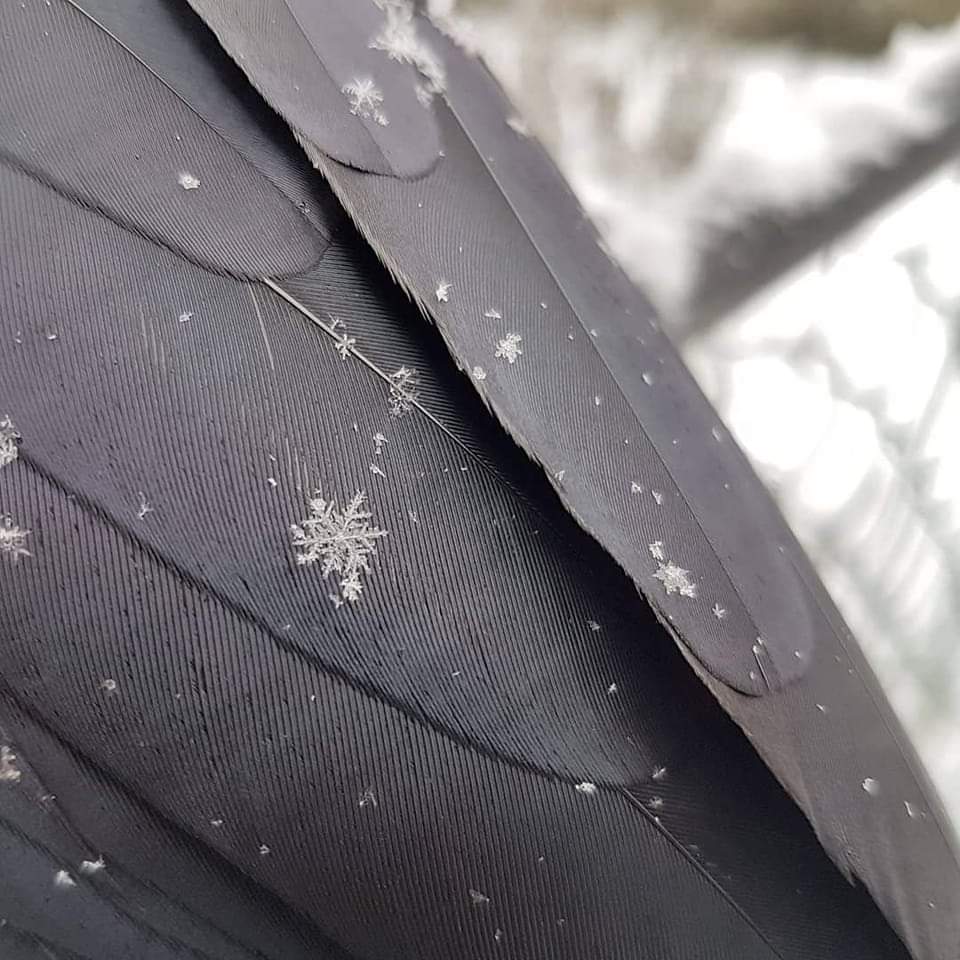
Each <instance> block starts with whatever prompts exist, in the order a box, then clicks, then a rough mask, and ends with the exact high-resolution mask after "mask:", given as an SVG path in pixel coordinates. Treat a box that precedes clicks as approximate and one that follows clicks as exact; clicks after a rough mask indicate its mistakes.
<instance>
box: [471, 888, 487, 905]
mask: <svg viewBox="0 0 960 960" xmlns="http://www.w3.org/2000/svg"><path fill="white" fill-rule="evenodd" d="M470 901H471V902H472V903H473V905H474V906H475V907H480V906H483V904H485V903H489V902H490V898H489V897H488V896H487V895H486V894H485V893H481V892H480V891H479V890H473V889H471V890H470Z"/></svg>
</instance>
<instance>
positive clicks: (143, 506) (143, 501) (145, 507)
mask: <svg viewBox="0 0 960 960" xmlns="http://www.w3.org/2000/svg"><path fill="white" fill-rule="evenodd" d="M139 497H140V507H139V509H138V510H137V519H138V520H143V518H144V517H146V515H147V514H148V513H153V507H151V506H150V504H149V503H147V498H146V495H145V494H144V493H143V491H140V493H139Z"/></svg>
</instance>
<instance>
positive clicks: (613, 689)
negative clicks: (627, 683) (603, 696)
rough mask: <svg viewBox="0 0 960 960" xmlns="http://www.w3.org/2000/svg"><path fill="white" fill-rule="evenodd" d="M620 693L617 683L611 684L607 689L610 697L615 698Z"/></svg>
mask: <svg viewBox="0 0 960 960" xmlns="http://www.w3.org/2000/svg"><path fill="white" fill-rule="evenodd" d="M619 692H620V688H619V687H618V686H617V685H616V684H615V683H611V684H610V686H609V687H607V695H608V696H611V697H615V696H616V695H617V694H618V693H619Z"/></svg>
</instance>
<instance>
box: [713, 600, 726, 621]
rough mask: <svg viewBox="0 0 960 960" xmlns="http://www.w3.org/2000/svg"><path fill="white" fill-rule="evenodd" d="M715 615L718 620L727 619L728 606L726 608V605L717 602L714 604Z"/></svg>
mask: <svg viewBox="0 0 960 960" xmlns="http://www.w3.org/2000/svg"><path fill="white" fill-rule="evenodd" d="M713 615H714V616H715V617H716V618H717V619H718V620H723V619H725V617H726V616H727V608H726V607H721V606H720V604H719V603H715V604H714V605H713Z"/></svg>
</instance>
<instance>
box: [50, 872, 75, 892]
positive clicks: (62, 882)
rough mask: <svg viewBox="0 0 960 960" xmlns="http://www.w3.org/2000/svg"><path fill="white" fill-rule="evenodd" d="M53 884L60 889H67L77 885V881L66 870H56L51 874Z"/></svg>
mask: <svg viewBox="0 0 960 960" xmlns="http://www.w3.org/2000/svg"><path fill="white" fill-rule="evenodd" d="M53 884H54V886H56V887H60V889H61V890H69V889H70V888H71V887H75V886H76V885H77V881H76V880H74V879H73V877H71V876H70V874H69V873H67V871H66V870H58V871H57V872H56V873H55V874H54V875H53Z"/></svg>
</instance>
